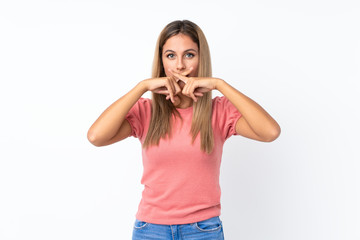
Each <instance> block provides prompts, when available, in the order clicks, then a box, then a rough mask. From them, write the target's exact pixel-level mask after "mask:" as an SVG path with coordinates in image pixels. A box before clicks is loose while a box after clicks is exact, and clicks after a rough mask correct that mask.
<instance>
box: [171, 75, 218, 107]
mask: <svg viewBox="0 0 360 240" xmlns="http://www.w3.org/2000/svg"><path fill="white" fill-rule="evenodd" d="M169 71H170V72H171V73H172V74H173V75H174V76H175V77H176V78H177V80H176V82H178V81H180V80H181V81H183V82H184V83H185V86H184V88H183V89H182V94H183V95H185V96H188V97H191V98H192V99H193V100H194V101H195V102H197V97H201V96H202V95H203V93H206V92H210V91H212V90H214V89H216V83H217V82H218V81H219V80H220V79H218V78H212V77H186V76H183V75H181V74H179V73H176V72H173V71H171V70H170V69H169Z"/></svg>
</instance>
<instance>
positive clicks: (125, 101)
mask: <svg viewBox="0 0 360 240" xmlns="http://www.w3.org/2000/svg"><path fill="white" fill-rule="evenodd" d="M146 91H147V89H146V86H145V84H144V81H142V82H140V83H138V84H137V85H136V86H135V87H134V88H133V89H132V90H130V91H129V92H128V93H127V94H125V95H124V96H122V97H121V98H120V99H118V100H117V101H116V102H114V103H113V104H111V105H110V106H109V107H108V108H107V109H106V110H105V111H104V112H103V113H102V114H101V115H100V116H99V118H98V119H97V120H96V121H95V122H94V124H93V125H92V126H91V127H90V129H89V131H88V139H89V141H90V142H93V143H95V142H104V141H107V140H109V139H111V138H112V137H114V135H115V134H116V133H117V132H118V130H119V128H120V126H121V124H122V123H123V121H124V120H125V117H126V114H127V113H128V112H129V111H130V109H131V107H132V106H134V104H135V103H136V102H137V101H138V100H139V99H140V97H141V96H142V95H143V94H144V93H145V92H146Z"/></svg>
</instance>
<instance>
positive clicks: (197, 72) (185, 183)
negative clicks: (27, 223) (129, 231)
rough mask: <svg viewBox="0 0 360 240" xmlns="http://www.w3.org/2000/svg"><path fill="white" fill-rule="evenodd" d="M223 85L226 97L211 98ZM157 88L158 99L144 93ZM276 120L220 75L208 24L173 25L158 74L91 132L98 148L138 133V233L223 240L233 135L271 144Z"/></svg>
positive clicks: (165, 34)
mask: <svg viewBox="0 0 360 240" xmlns="http://www.w3.org/2000/svg"><path fill="white" fill-rule="evenodd" d="M213 90H217V91H219V92H220V93H222V95H223V96H221V97H215V98H214V99H213V98H212V96H211V92H212V91H213ZM147 91H151V92H152V99H147V98H142V95H143V94H144V93H145V92H147ZM279 134H280V127H279V125H278V124H277V122H276V121H275V120H274V119H273V118H272V117H271V116H270V115H269V114H268V113H267V112H266V111H265V110H264V109H263V108H262V107H261V106H260V105H258V104H257V103H256V102H254V101H253V100H251V99H250V98H249V97H247V96H245V95H244V94H243V93H241V92H239V91H238V90H236V89H235V88H233V87H232V86H231V85H230V84H229V83H228V82H226V81H225V80H223V79H221V78H213V77H212V73H211V60H210V52H209V47H208V44H207V41H206V38H205V36H204V33H203V32H202V30H201V29H200V28H199V27H198V26H197V25H196V24H195V23H193V22H191V21H188V20H183V21H174V22H171V23H169V24H168V25H167V26H166V27H165V28H164V29H163V30H162V32H161V33H160V36H159V38H158V41H157V44H156V51H155V56H154V62H153V71H152V78H149V79H146V80H142V81H140V82H139V83H138V84H137V85H136V86H135V87H134V88H133V89H132V90H130V91H129V92H128V93H127V94H125V95H124V96H122V97H121V98H120V99H118V100H117V101H116V102H114V103H113V104H112V105H110V106H109V107H108V108H107V109H106V110H105V111H104V112H103V113H102V114H101V115H100V117H99V118H98V119H97V120H96V121H95V123H94V124H93V125H92V126H91V127H90V129H89V131H88V139H89V141H90V142H91V143H92V144H94V145H95V146H105V145H109V144H113V143H115V142H118V141H120V140H123V139H125V138H127V137H129V136H133V137H136V138H138V139H139V140H140V142H141V144H142V156H143V159H142V161H143V166H144V172H143V176H142V179H141V183H142V184H143V185H144V190H143V193H142V199H141V201H140V204H139V207H138V211H137V214H136V218H135V223H134V229H133V239H134V240H138V239H149V240H152V239H154V240H162V239H164V240H165V239H172V240H173V239H193V240H195V239H207V240H212V239H224V232H223V226H222V222H221V220H220V218H219V216H220V209H221V205H220V186H219V173H220V163H221V156H222V149H223V144H224V142H225V140H226V139H227V138H229V137H230V136H232V135H241V136H244V137H247V138H251V139H255V140H258V141H264V142H271V141H273V140H275V139H276V138H277V137H278V136H279Z"/></svg>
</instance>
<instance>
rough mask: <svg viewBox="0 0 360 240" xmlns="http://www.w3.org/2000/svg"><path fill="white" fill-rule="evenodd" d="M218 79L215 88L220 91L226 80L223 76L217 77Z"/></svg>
mask: <svg viewBox="0 0 360 240" xmlns="http://www.w3.org/2000/svg"><path fill="white" fill-rule="evenodd" d="M215 79H216V81H215V88H214V89H215V90H218V91H220V89H221V87H222V86H223V85H224V83H225V81H224V80H223V79H221V78H215Z"/></svg>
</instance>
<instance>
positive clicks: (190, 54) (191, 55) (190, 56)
mask: <svg viewBox="0 0 360 240" xmlns="http://www.w3.org/2000/svg"><path fill="white" fill-rule="evenodd" d="M185 56H186V57H187V58H192V57H194V56H195V55H194V54H192V53H187V54H185Z"/></svg>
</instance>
